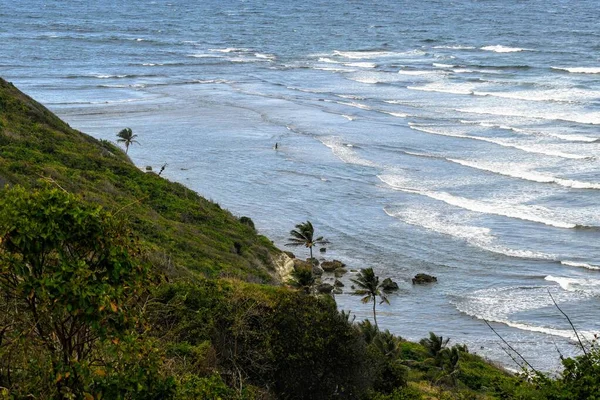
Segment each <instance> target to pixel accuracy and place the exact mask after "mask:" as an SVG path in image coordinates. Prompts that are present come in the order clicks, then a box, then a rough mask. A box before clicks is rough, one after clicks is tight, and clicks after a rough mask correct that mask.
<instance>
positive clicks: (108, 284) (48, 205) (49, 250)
mask: <svg viewBox="0 0 600 400" xmlns="http://www.w3.org/2000/svg"><path fill="white" fill-rule="evenodd" d="M138 252H139V250H138V248H137V246H136V244H135V241H134V240H133V238H132V236H131V234H130V232H129V231H128V230H127V229H126V228H125V227H124V226H123V225H122V224H121V223H120V222H118V221H116V220H115V219H114V218H113V217H112V216H111V215H110V214H109V213H108V212H106V211H104V210H103V209H102V208H101V207H98V206H91V205H88V204H86V203H84V202H82V201H81V200H80V199H79V198H77V197H76V196H74V195H70V194H67V193H65V192H62V191H60V190H57V189H53V190H47V189H46V190H40V191H27V190H25V189H24V188H21V187H16V188H11V189H5V190H3V192H2V193H1V195H0V289H1V290H2V293H3V297H2V300H1V301H4V302H6V303H8V304H10V305H11V307H12V308H13V309H14V313H13V314H12V316H13V319H12V321H10V323H8V324H6V325H5V326H2V327H0V330H2V331H3V334H4V335H3V339H4V340H3V341H2V343H0V347H4V348H3V349H2V350H3V352H2V353H1V354H2V356H5V355H6V354H10V351H11V348H17V349H18V348H19V346H20V345H21V344H22V343H23V340H25V341H27V342H28V345H29V346H31V351H32V352H36V353H37V354H36V355H37V356H38V357H39V359H40V360H44V359H46V360H48V365H49V368H50V374H51V375H50V377H49V378H50V379H51V382H54V383H55V391H56V392H55V393H54V394H51V395H49V397H53V398H54V397H65V396H67V397H68V396H71V397H78V398H83V397H84V396H85V395H86V393H87V391H88V389H89V385H90V379H92V378H91V374H92V370H94V371H96V372H97V373H98V374H99V376H102V377H105V376H106V374H107V373H106V371H107V370H108V369H110V367H109V366H108V365H107V364H106V363H105V362H104V361H103V359H105V357H103V356H102V355H101V354H99V353H98V350H99V348H100V347H103V348H105V349H106V351H107V352H110V351H117V349H116V348H115V345H117V344H119V343H120V342H128V341H129V342H130V343H131V340H130V339H128V337H129V336H128V335H129V332H130V331H131V328H133V327H134V326H135V322H136V313H135V312H133V311H134V304H133V303H132V301H134V300H135V298H136V295H138V294H140V293H141V292H142V291H143V288H144V285H145V283H146V281H147V268H146V267H144V266H143V265H141V264H139V263H137V262H135V261H134V259H133V258H132V255H134V254H136V253H138ZM133 343H135V340H134V341H133ZM108 348H110V349H111V350H110V351H109V350H108ZM5 351H6V352H5ZM105 354H108V353H105ZM115 357H116V358H119V356H118V354H116V353H114V356H110V355H109V356H108V357H107V358H115ZM124 363H125V361H124V360H121V361H119V363H118V365H123V364H124ZM40 367H41V365H38V366H36V368H40ZM16 369H18V368H16ZM98 371H100V372H98ZM32 373H34V374H35V372H34V371H32ZM99 376H97V377H96V378H98V377H99ZM106 378H107V379H108V378H111V377H108V376H106ZM113 378H114V376H113V377H112V378H111V379H113ZM8 381H9V382H8V383H11V382H10V378H9V379H8ZM138 383H139V382H138ZM18 385H19V383H17V386H18ZM135 386H136V390H138V391H140V390H139V388H137V384H136V385H135ZM59 393H60V395H59ZM87 394H89V393H87Z"/></svg>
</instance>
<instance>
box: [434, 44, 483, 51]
mask: <svg viewBox="0 0 600 400" xmlns="http://www.w3.org/2000/svg"><path fill="white" fill-rule="evenodd" d="M433 48H434V49H450V50H474V49H475V47H473V46H460V45H455V46H433Z"/></svg>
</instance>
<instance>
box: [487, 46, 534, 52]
mask: <svg viewBox="0 0 600 400" xmlns="http://www.w3.org/2000/svg"><path fill="white" fill-rule="evenodd" d="M481 50H485V51H493V52H495V53H515V52H520V51H531V50H528V49H522V48H520V47H508V46H502V45H500V44H499V45H494V46H484V47H482V48H481Z"/></svg>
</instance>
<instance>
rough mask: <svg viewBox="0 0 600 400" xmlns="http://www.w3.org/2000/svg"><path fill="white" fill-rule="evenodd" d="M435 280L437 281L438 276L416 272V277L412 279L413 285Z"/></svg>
mask: <svg viewBox="0 0 600 400" xmlns="http://www.w3.org/2000/svg"><path fill="white" fill-rule="evenodd" d="M433 282H437V278H436V277H435V276H431V275H428V274H416V275H415V277H414V278H413V279H412V283H413V285H423V284H426V283H433Z"/></svg>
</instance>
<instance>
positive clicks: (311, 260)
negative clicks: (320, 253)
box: [308, 246, 313, 267]
mask: <svg viewBox="0 0 600 400" xmlns="http://www.w3.org/2000/svg"><path fill="white" fill-rule="evenodd" d="M308 249H309V250H310V266H311V267H312V265H313V259H312V258H313V257H312V246H310V247H309V248H308Z"/></svg>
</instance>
